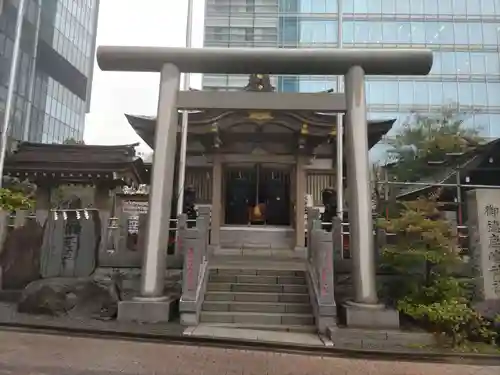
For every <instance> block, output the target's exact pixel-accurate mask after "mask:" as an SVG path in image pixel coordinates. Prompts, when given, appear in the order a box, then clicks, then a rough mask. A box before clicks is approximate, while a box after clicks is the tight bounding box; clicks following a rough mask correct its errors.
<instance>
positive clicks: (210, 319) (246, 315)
mask: <svg viewBox="0 0 500 375" xmlns="http://www.w3.org/2000/svg"><path fill="white" fill-rule="evenodd" d="M200 321H201V322H202V323H243V324H262V325H281V324H284V325H298V326H304V325H305V326H311V325H313V324H314V317H313V315H312V314H292V313H289V314H288V313H285V314H283V313H262V312H233V311H230V312H227V311H217V312H216V311H202V312H201V314H200Z"/></svg>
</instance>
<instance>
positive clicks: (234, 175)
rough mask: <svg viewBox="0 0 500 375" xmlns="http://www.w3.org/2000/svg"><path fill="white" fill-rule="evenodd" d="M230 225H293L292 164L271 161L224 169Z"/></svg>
mask: <svg viewBox="0 0 500 375" xmlns="http://www.w3.org/2000/svg"><path fill="white" fill-rule="evenodd" d="M223 187H224V190H225V192H224V196H225V201H224V217H225V220H224V222H225V224H226V225H267V226H290V224H291V212H292V209H291V205H290V168H289V167H286V166H283V165H279V166H278V165H273V164H268V163H259V164H250V163H247V164H238V165H231V164H229V165H227V166H226V167H225V169H224V181H223Z"/></svg>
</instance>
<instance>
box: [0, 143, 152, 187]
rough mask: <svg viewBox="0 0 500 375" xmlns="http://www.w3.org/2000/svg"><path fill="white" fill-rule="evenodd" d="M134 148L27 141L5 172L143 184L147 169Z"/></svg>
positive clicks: (9, 158) (23, 176)
mask: <svg viewBox="0 0 500 375" xmlns="http://www.w3.org/2000/svg"><path fill="white" fill-rule="evenodd" d="M135 146H137V144H131V145H118V146H100V145H80V144H71V145H69V144H42V143H30V142H24V143H21V144H19V146H18V147H17V149H16V150H15V151H14V152H13V153H12V154H10V155H8V156H7V158H6V160H5V168H4V173H5V174H6V175H10V176H14V177H18V178H21V179H29V180H32V181H41V180H57V181H58V182H60V183H82V184H83V183H93V182H99V181H102V182H104V181H108V182H112V181H113V182H116V183H123V184H127V185H128V184H140V183H142V181H143V180H144V176H145V170H144V163H143V161H142V159H140V158H138V157H137V156H136V154H135Z"/></svg>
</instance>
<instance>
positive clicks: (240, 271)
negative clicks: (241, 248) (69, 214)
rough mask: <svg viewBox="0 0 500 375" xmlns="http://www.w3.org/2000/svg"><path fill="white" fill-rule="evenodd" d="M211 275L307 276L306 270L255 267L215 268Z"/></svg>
mask: <svg viewBox="0 0 500 375" xmlns="http://www.w3.org/2000/svg"><path fill="white" fill-rule="evenodd" d="M210 275H221V276H222V275H224V276H275V277H280V276H284V277H286V276H289V277H294V276H296V277H305V275H306V273H305V272H304V271H293V270H273V269H265V270H264V269H255V268H215V269H211V270H210Z"/></svg>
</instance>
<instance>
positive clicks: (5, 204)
mask: <svg viewBox="0 0 500 375" xmlns="http://www.w3.org/2000/svg"><path fill="white" fill-rule="evenodd" d="M2 186H3V187H2V188H1V189H0V209H2V210H6V211H14V210H28V209H30V208H32V207H33V205H34V201H33V196H34V194H35V191H36V186H35V185H34V184H31V183H30V182H29V181H27V180H26V181H20V180H19V179H17V178H11V177H4V178H3V180H2Z"/></svg>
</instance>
